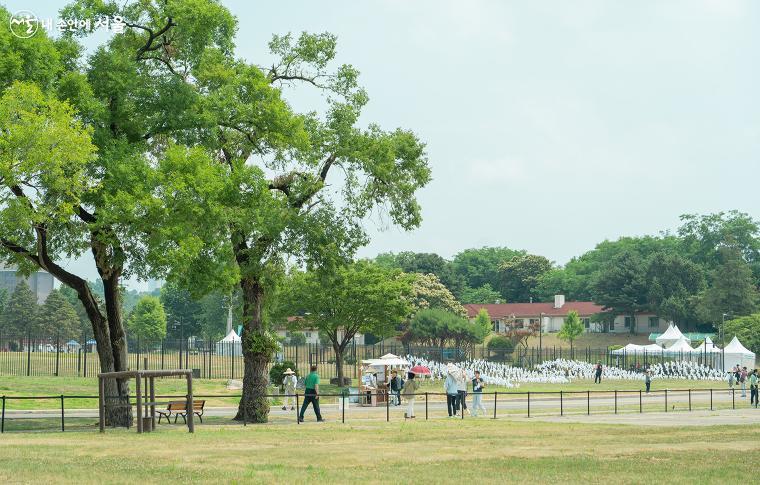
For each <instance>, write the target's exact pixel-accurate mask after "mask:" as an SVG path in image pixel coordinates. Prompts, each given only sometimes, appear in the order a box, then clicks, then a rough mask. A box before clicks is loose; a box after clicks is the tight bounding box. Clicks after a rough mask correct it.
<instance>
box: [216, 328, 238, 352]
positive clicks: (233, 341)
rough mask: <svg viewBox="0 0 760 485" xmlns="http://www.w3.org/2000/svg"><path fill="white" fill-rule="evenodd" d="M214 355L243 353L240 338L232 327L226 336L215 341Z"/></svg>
mask: <svg viewBox="0 0 760 485" xmlns="http://www.w3.org/2000/svg"><path fill="white" fill-rule="evenodd" d="M216 355H232V356H241V355H243V344H242V340H241V339H240V336H239V335H238V334H237V333H236V332H235V330H234V329H232V330H230V333H228V334H227V336H226V337H224V338H223V339H222V340H220V341H218V342H217V343H216Z"/></svg>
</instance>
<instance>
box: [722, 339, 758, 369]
mask: <svg viewBox="0 0 760 485" xmlns="http://www.w3.org/2000/svg"><path fill="white" fill-rule="evenodd" d="M755 357H756V356H755V353H754V352H752V351H750V350H748V349H747V348H746V347H744V345H742V343H741V342H739V339H738V338H736V337H735V336H734V338H733V339H731V342H729V344H728V345H726V347H725V348H724V349H723V359H724V361H725V370H730V369H731V368H732V367H733V366H735V365H738V366H739V367H746V368H747V369H752V368H754V367H755Z"/></svg>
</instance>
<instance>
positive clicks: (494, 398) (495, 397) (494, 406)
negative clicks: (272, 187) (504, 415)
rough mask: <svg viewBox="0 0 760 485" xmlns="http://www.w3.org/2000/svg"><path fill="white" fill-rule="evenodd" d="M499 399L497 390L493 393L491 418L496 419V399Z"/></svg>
mask: <svg viewBox="0 0 760 485" xmlns="http://www.w3.org/2000/svg"><path fill="white" fill-rule="evenodd" d="M498 399H499V391H496V392H494V393H493V419H496V401H498Z"/></svg>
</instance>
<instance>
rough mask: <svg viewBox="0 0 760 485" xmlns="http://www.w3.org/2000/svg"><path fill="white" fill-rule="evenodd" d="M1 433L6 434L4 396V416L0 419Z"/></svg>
mask: <svg viewBox="0 0 760 485" xmlns="http://www.w3.org/2000/svg"><path fill="white" fill-rule="evenodd" d="M0 433H5V395H3V415H2V417H0Z"/></svg>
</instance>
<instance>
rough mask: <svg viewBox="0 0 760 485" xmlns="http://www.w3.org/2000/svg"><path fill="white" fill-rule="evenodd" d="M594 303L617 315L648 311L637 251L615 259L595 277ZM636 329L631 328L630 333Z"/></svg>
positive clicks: (644, 280) (640, 260) (642, 269)
mask: <svg viewBox="0 0 760 485" xmlns="http://www.w3.org/2000/svg"><path fill="white" fill-rule="evenodd" d="M592 290H593V292H594V302H596V303H598V304H600V305H602V306H604V308H605V310H610V311H611V312H613V313H615V314H618V315H633V314H635V313H638V312H641V311H645V310H646V309H647V290H648V288H647V285H646V268H645V263H644V260H643V258H642V256H641V255H640V254H639V253H638V252H636V251H631V250H629V251H625V252H623V253H620V254H618V255H616V256H614V257H613V258H612V259H611V260H610V261H609V262H608V263H607V264H606V265H605V266H604V267H603V269H602V270H601V271H600V273H599V274H597V275H596V278H595V280H594V282H593V287H592ZM634 331H635V326H633V325H632V326H631V332H634Z"/></svg>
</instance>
